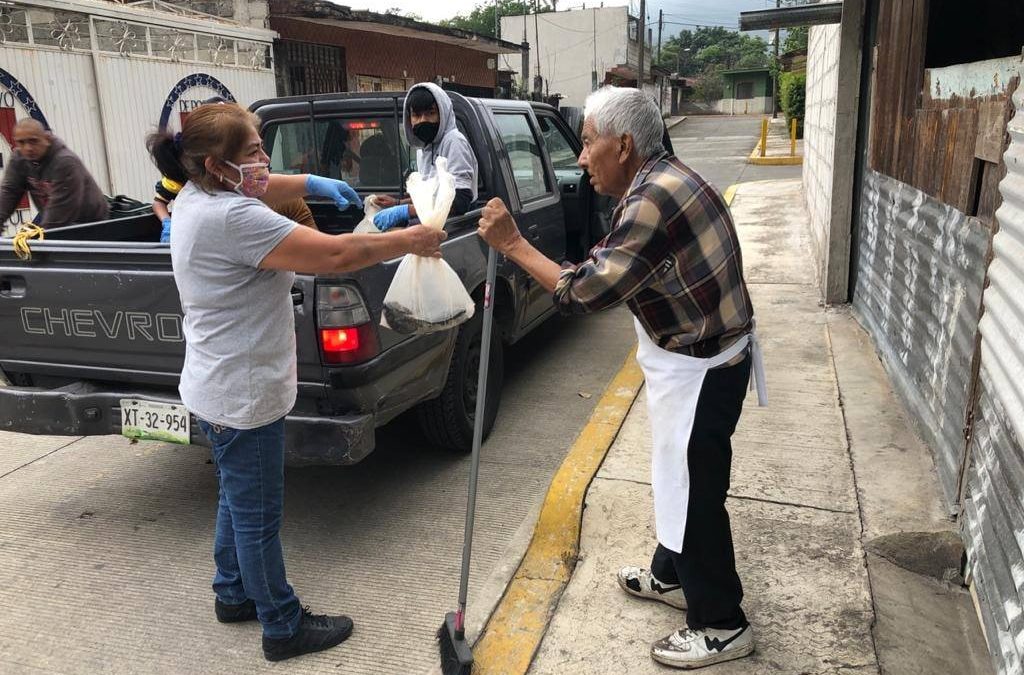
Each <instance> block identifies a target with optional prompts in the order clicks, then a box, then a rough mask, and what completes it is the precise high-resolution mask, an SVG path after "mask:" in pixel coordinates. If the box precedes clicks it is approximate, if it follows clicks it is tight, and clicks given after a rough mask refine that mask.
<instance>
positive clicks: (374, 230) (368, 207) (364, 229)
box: [352, 195, 382, 234]
mask: <svg viewBox="0 0 1024 675" xmlns="http://www.w3.org/2000/svg"><path fill="white" fill-rule="evenodd" d="M381 208H382V207H381V205H380V204H378V203H377V195H370V196H369V197H367V198H366V199H364V200H363V213H365V214H366V215H364V216H363V219H362V220H360V221H359V224H358V225H356V227H355V229H354V230H352V233H353V234H365V233H371V234H380V229H379V228H378V227H377V226H376V225H374V224H373V217H374V216H375V215H377V213H378V212H380V210H381Z"/></svg>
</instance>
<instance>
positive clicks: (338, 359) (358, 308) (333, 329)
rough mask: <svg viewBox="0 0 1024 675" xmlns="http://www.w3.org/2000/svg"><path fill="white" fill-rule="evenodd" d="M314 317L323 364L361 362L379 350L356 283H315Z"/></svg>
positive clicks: (378, 341)
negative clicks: (354, 284) (317, 284)
mask: <svg viewBox="0 0 1024 675" xmlns="http://www.w3.org/2000/svg"><path fill="white" fill-rule="evenodd" d="M316 319H317V327H318V328H319V337H320V358H321V360H322V361H323V363H325V364H330V365H345V364H352V363H361V362H363V361H367V360H369V359H371V358H373V357H374V356H376V355H377V354H378V353H380V340H379V339H378V337H377V328H376V326H374V325H373V323H371V321H370V319H371V315H370V310H369V309H368V308H367V307H366V302H365V301H364V300H363V296H362V294H361V293H360V292H359V289H357V288H356V287H355V286H351V285H349V284H335V285H323V286H317V288H316Z"/></svg>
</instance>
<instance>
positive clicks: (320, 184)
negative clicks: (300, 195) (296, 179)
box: [306, 174, 363, 211]
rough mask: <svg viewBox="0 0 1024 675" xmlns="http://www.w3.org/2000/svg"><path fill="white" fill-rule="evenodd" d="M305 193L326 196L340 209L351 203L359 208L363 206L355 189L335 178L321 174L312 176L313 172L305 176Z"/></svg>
mask: <svg viewBox="0 0 1024 675" xmlns="http://www.w3.org/2000/svg"><path fill="white" fill-rule="evenodd" d="M306 193H307V194H311V195H313V196H314V197H326V198H328V199H333V200H334V203H335V204H337V205H338V208H339V209H341V210H342V211H344V210H345V209H347V208H348V207H349V206H350V205H352V204H355V205H356V206H358V207H359V208H363V200H362V199H360V198H359V195H358V194H357V193H356V191H355V190H353V189H352V188H351V186H349V184H348V183H346V182H345V181H343V180H335V179H333V178H324V177H323V176H314V175H313V174H309V176H308V177H307V178H306Z"/></svg>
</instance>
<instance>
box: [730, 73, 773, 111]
mask: <svg viewBox="0 0 1024 675" xmlns="http://www.w3.org/2000/svg"><path fill="white" fill-rule="evenodd" d="M722 76H723V77H724V78H725V92H724V93H723V94H722V100H721V101H720V102H719V107H718V109H719V111H720V112H723V113H726V114H729V115H748V114H763V113H770V112H771V111H772V75H771V71H769V70H768V69H767V68H742V69H739V70H727V71H725V72H724V73H722Z"/></svg>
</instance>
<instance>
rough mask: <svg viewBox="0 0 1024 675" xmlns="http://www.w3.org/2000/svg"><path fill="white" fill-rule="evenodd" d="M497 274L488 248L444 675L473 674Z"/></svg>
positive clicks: (442, 633) (443, 643)
mask: <svg viewBox="0 0 1024 675" xmlns="http://www.w3.org/2000/svg"><path fill="white" fill-rule="evenodd" d="M497 273H498V256H497V254H496V253H495V251H494V249H493V248H490V247H488V250H487V284H486V285H485V286H484V327H483V335H482V336H481V339H482V340H483V343H482V344H481V346H480V374H479V377H478V379H477V388H476V415H475V416H474V417H473V458H472V461H471V462H470V469H469V500H468V503H467V504H466V530H465V533H464V534H463V540H462V541H463V543H462V579H461V580H460V581H459V608H458V610H457V611H455V612H448V613H447V614H445V617H444V623H443V624H441V628H440V629H438V631H437V641H438V646H439V648H440V650H441V671H442V672H443V673H444V675H470V673H471V672H472V670H473V652H472V650H470V648H469V644H467V643H466V596H467V594H468V586H469V557H470V553H471V551H472V549H473V517H474V515H475V511H476V478H477V473H478V471H479V469H480V443H481V441H482V440H483V435H484V409H485V406H484V403H485V401H486V399H487V366H488V364H489V363H490V355H491V329H492V328H493V324H494V281H495V277H497Z"/></svg>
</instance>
